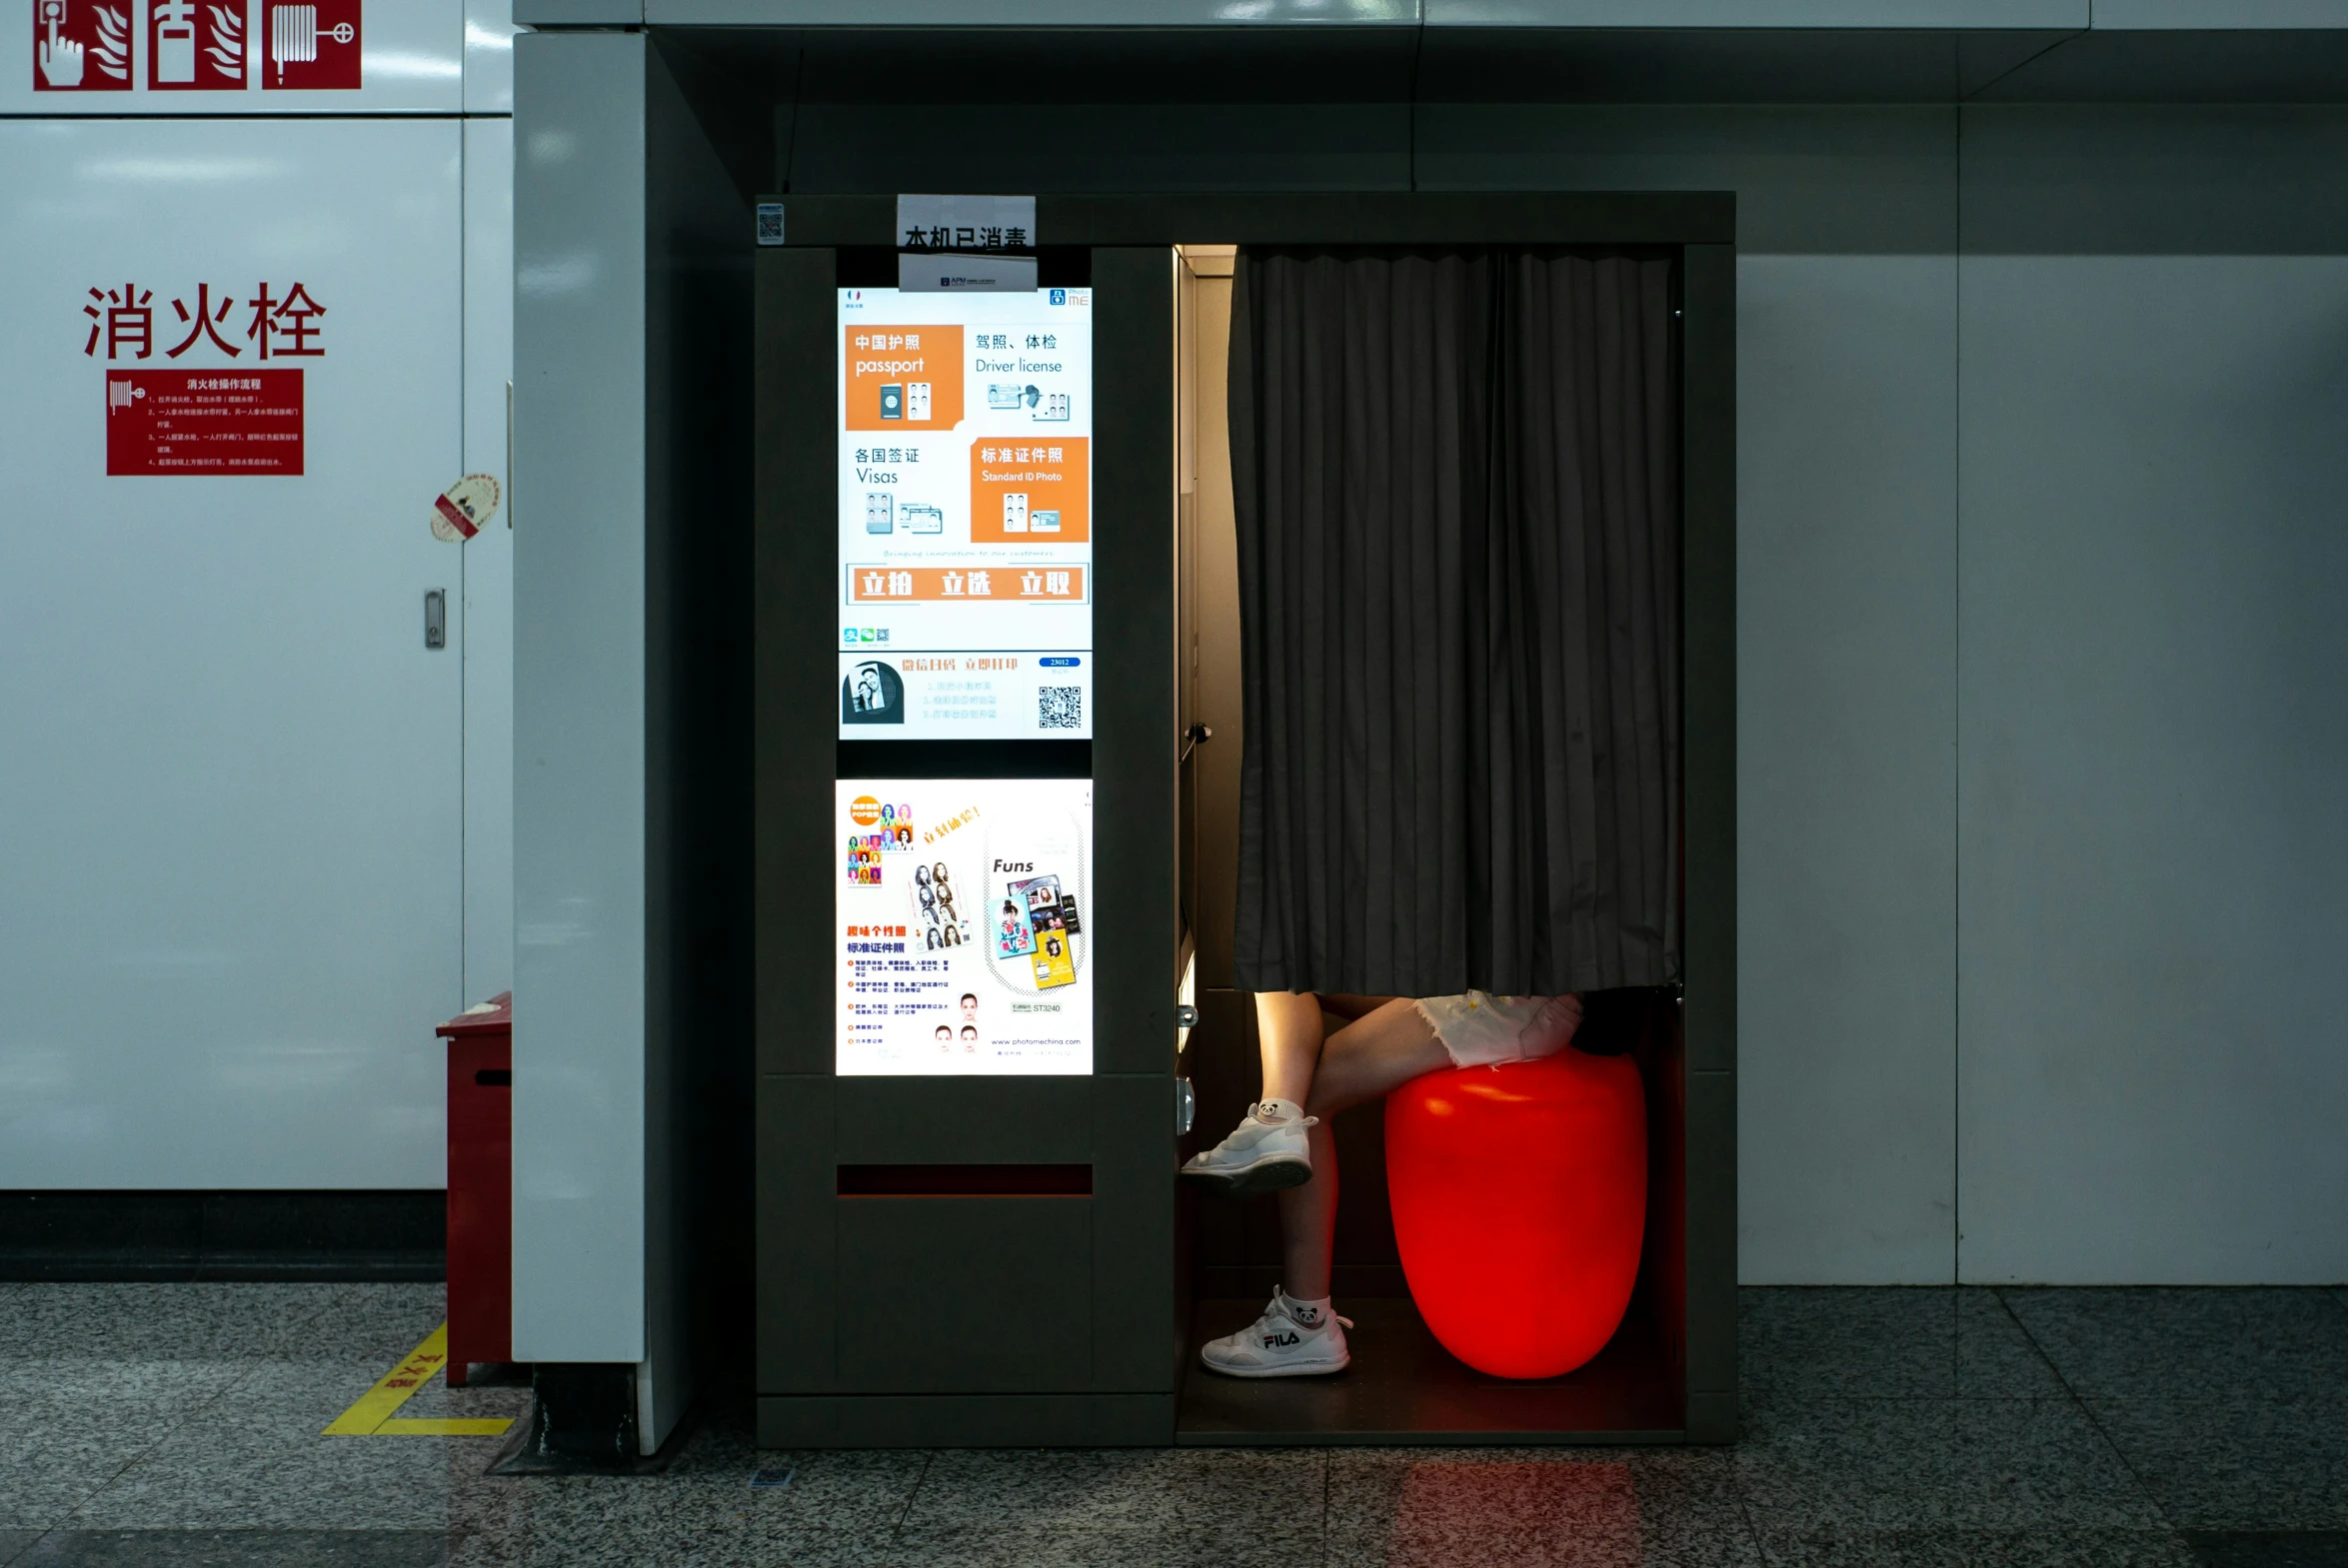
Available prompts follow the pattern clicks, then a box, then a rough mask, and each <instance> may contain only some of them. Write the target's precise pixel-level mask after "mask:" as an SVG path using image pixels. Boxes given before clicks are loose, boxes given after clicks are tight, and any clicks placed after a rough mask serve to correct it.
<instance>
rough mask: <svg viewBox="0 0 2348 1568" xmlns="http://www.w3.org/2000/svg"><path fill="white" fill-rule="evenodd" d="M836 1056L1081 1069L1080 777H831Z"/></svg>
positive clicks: (1086, 994)
mask: <svg viewBox="0 0 2348 1568" xmlns="http://www.w3.org/2000/svg"><path fill="white" fill-rule="evenodd" d="M838 791H839V798H838V806H837V813H836V820H835V829H836V833H837V836H836V837H835V839H834V841H835V842H836V843H839V844H841V845H843V846H844V850H845V853H844V855H843V858H842V863H841V880H840V882H839V884H838V886H839V893H838V899H837V919H836V922H835V931H836V933H837V934H836V937H835V939H836V940H837V941H838V943H839V951H838V953H837V958H838V963H839V967H838V968H837V970H836V971H835V973H836V975H837V979H838V986H839V989H838V993H837V996H836V998H835V1001H836V1011H835V1017H836V1020H837V1029H838V1035H837V1039H838V1051H837V1055H836V1058H835V1066H836V1070H837V1071H838V1072H839V1073H840V1074H841V1075H842V1076H844V1077H854V1076H860V1075H867V1076H869V1075H874V1074H884V1073H896V1074H907V1075H923V1074H928V1075H937V1074H969V1075H995V1076H1009V1075H1014V1074H1032V1073H1089V1072H1091V1071H1092V1070H1093V967H1092V962H1091V956H1092V942H1091V938H1090V937H1089V936H1088V934H1087V921H1088V920H1089V918H1090V916H1091V914H1092V906H1093V884H1092V862H1093V784H1092V781H1091V780H1088V779H970V780H954V779H915V780H889V779H862V780H855V779H851V780H842V781H841V782H840V784H839V785H838Z"/></svg>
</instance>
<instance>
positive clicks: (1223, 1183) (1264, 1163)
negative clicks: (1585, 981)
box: [1181, 1158, 1312, 1198]
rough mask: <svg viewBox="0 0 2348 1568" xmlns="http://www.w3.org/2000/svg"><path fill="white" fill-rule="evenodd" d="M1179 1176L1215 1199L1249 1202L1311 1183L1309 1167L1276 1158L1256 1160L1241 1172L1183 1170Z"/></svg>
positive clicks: (1310, 1169)
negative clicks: (1223, 1198) (1248, 1199)
mask: <svg viewBox="0 0 2348 1568" xmlns="http://www.w3.org/2000/svg"><path fill="white" fill-rule="evenodd" d="M1181 1174H1182V1177H1183V1179H1185V1180H1187V1181H1194V1182H1196V1183H1197V1184H1198V1185H1199V1186H1202V1187H1204V1188H1205V1189H1206V1190H1207V1191H1209V1192H1212V1193H1213V1194H1215V1196H1217V1197H1225V1198H1252V1197H1260V1196H1262V1195H1263V1194H1264V1193H1266V1192H1282V1191H1285V1190H1286V1189H1288V1188H1289V1187H1300V1186H1302V1185H1304V1183H1305V1182H1307V1181H1310V1180H1311V1179H1312V1167H1311V1166H1310V1165H1309V1164H1307V1163H1305V1162H1304V1161H1303V1160H1300V1159H1287V1158H1277V1159H1264V1160H1258V1161H1256V1162H1255V1163H1254V1164H1252V1165H1249V1166H1248V1167H1247V1168H1246V1169H1244V1170H1230V1171H1224V1170H1185V1171H1183V1172H1182V1173H1181Z"/></svg>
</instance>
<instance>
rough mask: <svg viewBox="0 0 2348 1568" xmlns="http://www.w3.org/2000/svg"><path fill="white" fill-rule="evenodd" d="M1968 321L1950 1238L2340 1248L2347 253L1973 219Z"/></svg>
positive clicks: (2045, 1273)
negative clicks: (2046, 242) (2002, 249)
mask: <svg viewBox="0 0 2348 1568" xmlns="http://www.w3.org/2000/svg"><path fill="white" fill-rule="evenodd" d="M2254 173H2255V171H2245V179H2246V181H2247V180H2248V178H2250V177H2251V176H2252V175H2253V174H2254ZM1963 350H1964V458H1963V487H1964V517H1963V530H1962V581H1963V633H1962V645H1963V650H1964V656H1963V686H1962V716H1963V729H1962V758H1963V762H1962V818H1961V828H1962V842H1963V857H1962V868H1963V886H1962V895H1961V896H1962V903H1961V921H1962V933H1963V942H1964V975H1963V989H1962V1014H1961V1016H1962V1040H1961V1046H1962V1056H1961V1068H1962V1102H1961V1108H1962V1114H1961V1120H1960V1131H1961V1138H1962V1155H1963V1158H1962V1170H1963V1185H1962V1193H1961V1204H1962V1208H1961V1215H1962V1223H1963V1266H1964V1273H1965V1276H1966V1277H1967V1278H1968V1279H1975V1280H1983V1281H1995V1280H2060V1281H2067V1282H2076V1283H2102V1282H2121V1281H2145V1280H2156V1281H2167V1282H2175V1283H2237V1282H2251V1281H2266V1282H2314V1281H2328V1280H2338V1279H2340V1278H2342V1277H2344V1276H2348V1137H2343V1136H2342V1135H2341V1124H2340V1107H2341V1106H2342V1105H2343V1104H2348V1052H2343V1050H2342V1049H2341V1040H2342V1037H2343V1034H2344V1032H2348V1003H2343V1000H2342V992H2341V988H2340V986H2339V984H2338V982H2337V976H2338V973H2339V971H2340V965H2341V954H2342V953H2343V952H2344V951H2348V892H2344V891H2343V888H2344V887H2348V812H2343V811H2342V809H2341V803H2340V802H2341V780H2342V779H2343V778H2348V704H2344V703H2343V702H2342V699H2341V694H2342V693H2343V692H2348V617H2343V615H2342V614H2341V606H2342V605H2343V604H2344V603H2348V530H2343V528H2342V527H2341V516H2340V512H2341V497H2342V496H2343V495H2344V494H2348V440H2344V439H2343V432H2348V259H2343V258H2339V257H2295V256H2266V257H2245V256H2232V257H2226V256H2214V257H2213V256H2202V257H2193V256H2165V257H2129V256H2003V257H1978V256H1968V257H1967V258H1966V259H1965V263H1964V317H1963Z"/></svg>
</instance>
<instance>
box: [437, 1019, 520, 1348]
mask: <svg viewBox="0 0 2348 1568" xmlns="http://www.w3.org/2000/svg"><path fill="white" fill-rule="evenodd" d="M439 1033H440V1036H441V1037H442V1038H443V1039H445V1040H447V1041H448V1042H449V1370H448V1379H449V1386H450V1387H452V1388H462V1387H464V1386H465V1370H466V1368H467V1367H468V1366H469V1365H471V1364H472V1363H474V1362H477V1361H511V1360H513V1359H514V993H513V992H512V991H506V992H503V993H501V994H499V995H496V996H493V997H491V998H490V999H489V1001H488V1003H487V1004H486V1005H485V1006H484V1007H482V1008H481V1009H479V1010H476V1011H472V1012H460V1013H458V1014H457V1015H456V1016H455V1017H453V1018H451V1019H449V1021H448V1022H446V1023H444V1024H442V1025H441V1026H440V1029H439Z"/></svg>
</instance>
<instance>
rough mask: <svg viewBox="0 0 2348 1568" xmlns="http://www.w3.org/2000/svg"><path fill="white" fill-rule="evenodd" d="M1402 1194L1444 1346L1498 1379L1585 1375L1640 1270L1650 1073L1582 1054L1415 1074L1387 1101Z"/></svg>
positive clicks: (1396, 1195)
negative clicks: (1645, 1080) (1643, 1078)
mask: <svg viewBox="0 0 2348 1568" xmlns="http://www.w3.org/2000/svg"><path fill="white" fill-rule="evenodd" d="M1386 1188H1387V1192H1388V1194H1389V1195H1390V1198H1391V1201H1392V1204H1393V1213H1394V1236H1395V1239H1396V1240H1397V1241H1398V1242H1399V1243H1400V1245H1401V1251H1402V1271H1403V1273H1404V1275H1405V1276H1406V1277H1407V1278H1408V1279H1409V1282H1410V1294H1411V1297H1412V1299H1413V1300H1414V1301H1415V1302H1416V1303H1417V1306H1418V1311H1419V1315H1420V1316H1421V1317H1423V1318H1424V1319H1425V1320H1426V1326H1427V1327H1428V1328H1429V1329H1431V1330H1433V1332H1434V1336H1435V1338H1436V1339H1438V1340H1440V1341H1441V1342H1442V1345H1443V1348H1444V1349H1446V1350H1448V1351H1450V1352H1451V1354H1453V1355H1455V1356H1457V1357H1458V1358H1459V1359H1460V1360H1462V1361H1464V1362H1466V1363H1467V1364H1468V1365H1469V1366H1471V1367H1474V1368H1475V1369H1476V1370H1477V1371H1479V1372H1488V1373H1491V1374H1492V1375H1494V1376H1496V1377H1556V1376H1558V1375H1560V1374H1562V1373H1565V1372H1570V1371H1572V1370H1573V1369H1574V1368H1575V1367H1577V1366H1580V1365H1581V1364H1582V1363H1583V1362H1585V1361H1587V1360H1588V1359H1589V1358H1590V1357H1591V1356H1594V1355H1596V1354H1597V1353H1598V1351H1599V1350H1600V1349H1602V1348H1603V1347H1604V1346H1605V1343H1606V1341H1607V1340H1608V1339H1611V1338H1612V1337H1613V1335H1614V1330H1615V1328H1616V1327H1617V1326H1619V1325H1620V1323H1621V1321H1622V1313H1623V1309H1624V1308H1625V1307H1627V1306H1628V1305H1629V1304H1630V1287H1631V1283H1632V1281H1633V1280H1634V1279H1636V1278H1637V1275H1638V1257H1639V1241H1640V1237H1641V1235H1642V1234H1643V1232H1644V1230H1645V1226H1646V1206H1647V1205H1646V1197H1647V1121H1646V1096H1645V1093H1644V1091H1643V1090H1642V1089H1641V1087H1640V1085H1639V1077H1638V1068H1637V1067H1636V1066H1635V1065H1634V1064H1633V1063H1632V1062H1631V1060H1630V1058H1629V1057H1627V1056H1590V1055H1585V1054H1583V1053H1582V1052H1580V1051H1577V1050H1574V1049H1572V1048H1571V1047H1567V1048H1566V1049H1564V1050H1561V1051H1558V1052H1557V1053H1556V1054H1555V1055H1552V1056H1548V1057H1544V1058H1543V1059H1541V1060H1539V1061H1518V1062H1509V1063H1507V1064H1505V1065H1502V1066H1497V1067H1455V1068H1451V1069H1449V1070H1447V1071H1442V1072H1430V1073H1428V1074H1426V1075H1425V1076H1424V1077H1421V1078H1414V1079H1412V1080H1411V1081H1410V1082H1408V1083H1405V1084H1403V1085H1402V1086H1401V1087H1400V1088H1398V1089H1396V1090H1394V1091H1393V1092H1392V1093H1391V1094H1389V1095H1387V1096H1386Z"/></svg>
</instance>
